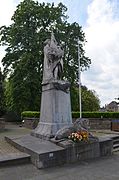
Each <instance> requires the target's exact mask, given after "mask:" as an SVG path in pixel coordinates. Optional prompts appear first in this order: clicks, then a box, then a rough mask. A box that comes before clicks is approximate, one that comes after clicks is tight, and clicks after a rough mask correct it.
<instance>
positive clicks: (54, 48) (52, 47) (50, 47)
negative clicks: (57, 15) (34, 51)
mask: <svg viewBox="0 0 119 180" xmlns="http://www.w3.org/2000/svg"><path fill="white" fill-rule="evenodd" d="M44 44H45V47H44V71H43V82H49V81H50V80H60V79H61V75H62V71H63V60H62V57H63V54H64V52H63V50H62V49H61V47H60V46H58V44H57V41H56V39H55V37H54V34H53V32H52V34H51V39H47V40H46V41H45V42H44Z"/></svg>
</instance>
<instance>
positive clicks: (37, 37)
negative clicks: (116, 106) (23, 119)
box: [0, 0, 91, 112]
mask: <svg viewBox="0 0 119 180" xmlns="http://www.w3.org/2000/svg"><path fill="white" fill-rule="evenodd" d="M66 11H67V8H66V7H65V6H64V5H63V4H62V3H59V4H58V6H54V3H52V4H49V3H47V4H45V3H42V4H41V3H40V4H39V3H38V2H34V1H33V0H24V1H23V2H21V3H20V4H19V5H18V6H17V9H16V11H15V12H14V15H13V16H12V21H13V23H12V24H11V25H10V26H8V27H6V26H3V27H1V28H0V35H1V40H0V42H1V45H7V48H6V55H5V57H4V58H3V59H2V63H3V66H4V74H5V75H7V74H8V73H9V83H10V87H11V96H12V101H11V103H10V104H11V108H12V109H13V110H15V111H17V112H21V111H23V110H39V102H40V96H41V82H42V70H43V42H44V40H46V39H47V38H49V37H50V34H51V31H52V30H53V31H54V33H55V36H56V39H57V41H58V42H59V43H60V44H62V46H63V49H64V59H63V60H64V73H63V77H64V79H67V80H69V81H70V82H71V83H72V84H73V83H76V82H77V77H78V61H77V39H78V37H79V39H80V41H82V42H83V43H85V41H86V40H85V35H84V33H83V31H82V28H81V27H80V26H79V25H78V24H77V23H72V24H70V23H68V21H67V19H68V17H67V16H66ZM80 50H81V66H82V69H86V68H88V67H89V65H90V63H91V61H90V59H89V58H88V57H85V51H84V49H83V45H82V44H80Z"/></svg>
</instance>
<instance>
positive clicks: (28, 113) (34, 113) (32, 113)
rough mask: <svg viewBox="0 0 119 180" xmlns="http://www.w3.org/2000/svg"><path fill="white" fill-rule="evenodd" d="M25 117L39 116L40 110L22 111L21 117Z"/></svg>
mask: <svg viewBox="0 0 119 180" xmlns="http://www.w3.org/2000/svg"><path fill="white" fill-rule="evenodd" d="M24 117H29V118H39V117H40V112H38V111H24V112H22V113H21V118H22V119H23V118H24Z"/></svg>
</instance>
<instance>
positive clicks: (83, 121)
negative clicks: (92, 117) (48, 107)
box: [74, 118, 90, 130]
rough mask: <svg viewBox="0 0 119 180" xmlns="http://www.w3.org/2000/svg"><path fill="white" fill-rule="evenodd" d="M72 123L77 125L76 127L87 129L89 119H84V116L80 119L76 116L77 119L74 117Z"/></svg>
mask: <svg viewBox="0 0 119 180" xmlns="http://www.w3.org/2000/svg"><path fill="white" fill-rule="evenodd" d="M74 125H75V126H77V127H78V126H81V127H82V128H84V129H87V130H88V129H89V128H90V126H89V119H85V118H82V119H80V118H78V119H76V121H75V123H74Z"/></svg>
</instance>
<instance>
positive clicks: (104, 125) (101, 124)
mask: <svg viewBox="0 0 119 180" xmlns="http://www.w3.org/2000/svg"><path fill="white" fill-rule="evenodd" d="M75 120H76V119H73V122H74V121H75ZM111 121H112V119H106V118H103V119H101V118H89V125H90V128H91V129H111ZM38 122H39V118H24V127H26V128H29V129H35V128H36V127H37V125H38Z"/></svg>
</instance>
